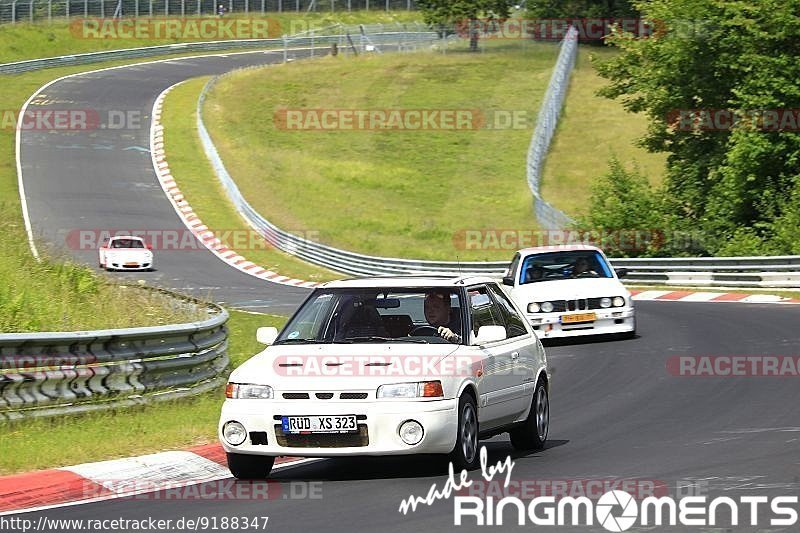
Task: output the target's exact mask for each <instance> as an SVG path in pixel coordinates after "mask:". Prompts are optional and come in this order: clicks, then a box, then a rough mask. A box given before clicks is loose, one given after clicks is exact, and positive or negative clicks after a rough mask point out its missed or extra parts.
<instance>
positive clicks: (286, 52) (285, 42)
mask: <svg viewBox="0 0 800 533" xmlns="http://www.w3.org/2000/svg"><path fill="white" fill-rule="evenodd" d="M281 38H282V39H283V62H284V63H286V62H287V61H289V38H288V37H287V36H286V34H284V35H283V37H281Z"/></svg>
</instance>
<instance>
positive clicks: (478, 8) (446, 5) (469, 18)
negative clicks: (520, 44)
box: [417, 0, 515, 52]
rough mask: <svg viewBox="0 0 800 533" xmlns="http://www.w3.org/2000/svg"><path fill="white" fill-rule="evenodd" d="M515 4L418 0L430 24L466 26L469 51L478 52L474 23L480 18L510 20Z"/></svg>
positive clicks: (489, 0)
mask: <svg viewBox="0 0 800 533" xmlns="http://www.w3.org/2000/svg"><path fill="white" fill-rule="evenodd" d="M513 5H515V2H512V1H510V0H418V1H417V7H418V8H419V9H420V10H421V11H422V16H423V17H424V19H425V22H427V23H428V24H436V25H440V26H452V25H456V24H461V25H464V26H463V27H465V28H468V29H469V49H470V50H471V51H473V52H476V51H477V50H478V32H477V31H476V30H475V25H474V24H472V23H473V22H475V21H477V19H479V18H488V19H503V18H508V16H509V13H511V7H512V6H513Z"/></svg>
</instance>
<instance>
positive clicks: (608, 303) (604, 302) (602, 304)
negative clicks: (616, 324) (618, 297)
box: [600, 298, 611, 307]
mask: <svg viewBox="0 0 800 533" xmlns="http://www.w3.org/2000/svg"><path fill="white" fill-rule="evenodd" d="M600 307H611V298H600Z"/></svg>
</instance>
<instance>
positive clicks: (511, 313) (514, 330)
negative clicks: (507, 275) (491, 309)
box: [488, 283, 544, 415]
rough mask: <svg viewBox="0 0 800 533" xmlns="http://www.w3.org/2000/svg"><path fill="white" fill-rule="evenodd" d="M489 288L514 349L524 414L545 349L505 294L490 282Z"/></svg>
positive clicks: (515, 366) (529, 401)
mask: <svg viewBox="0 0 800 533" xmlns="http://www.w3.org/2000/svg"><path fill="white" fill-rule="evenodd" d="M488 287H489V292H490V293H491V294H492V298H494V300H495V302H496V303H497V306H498V307H499V309H500V315H501V317H502V318H503V320H504V321H505V324H506V332H507V333H506V334H507V336H508V340H509V342H510V343H511V346H512V349H513V351H512V359H513V360H514V374H515V376H516V378H517V381H516V386H517V387H518V389H517V390H518V391H519V392H520V394H521V398H520V400H521V401H522V403H521V406H522V409H523V411H522V414H523V415H524V414H525V412H526V410H527V408H528V406H529V405H530V404H531V400H532V399H533V392H534V389H535V388H536V377H537V375H538V373H539V370H540V369H541V368H542V367H543V366H544V361H543V352H544V350H543V349H542V347H541V343H540V342H539V340H538V338H537V337H536V335H535V333H534V332H533V330H531V329H530V326H529V325H528V324H527V323H526V321H525V319H524V315H522V314H521V312H520V311H519V310H518V309H517V307H516V306H515V305H514V303H513V302H512V301H511V298H510V297H509V296H508V294H507V293H506V292H505V291H504V290H503V289H502V288H501V287H499V286H498V285H497V284H494V283H491V284H489V285H488ZM514 354H516V356H514Z"/></svg>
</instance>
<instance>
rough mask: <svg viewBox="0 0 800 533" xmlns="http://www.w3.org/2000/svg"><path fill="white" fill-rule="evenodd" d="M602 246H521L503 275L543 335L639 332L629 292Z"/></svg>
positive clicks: (519, 302) (624, 272)
mask: <svg viewBox="0 0 800 533" xmlns="http://www.w3.org/2000/svg"><path fill="white" fill-rule="evenodd" d="M626 273H627V271H626V270H625V269H622V268H621V269H618V270H616V271H615V270H614V269H613V268H611V265H610V264H609V262H608V259H607V258H606V256H605V254H604V253H603V252H602V250H600V249H599V248H596V247H594V246H586V245H571V246H543V247H537V248H526V249H524V250H520V251H518V252H517V253H516V254H515V255H514V259H513V260H512V261H511V266H510V267H509V269H508V271H507V272H506V275H505V277H504V278H503V284H505V285H507V286H508V287H509V289H508V291H509V293H510V294H511V297H512V298H513V299H514V301H515V302H516V303H517V305H519V307H520V308H521V309H523V310H525V311H526V316H527V319H528V321H529V322H530V324H531V325H532V326H533V329H534V330H536V332H537V334H538V335H539V337H541V338H555V337H574V336H581V335H600V334H607V333H613V334H619V335H621V336H623V337H634V336H635V335H636V317H635V314H634V307H633V299H632V297H631V293H630V292H629V291H628V289H626V288H625V286H624V285H623V284H622V282H620V280H619V277H620V276H624V275H625V274H626Z"/></svg>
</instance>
